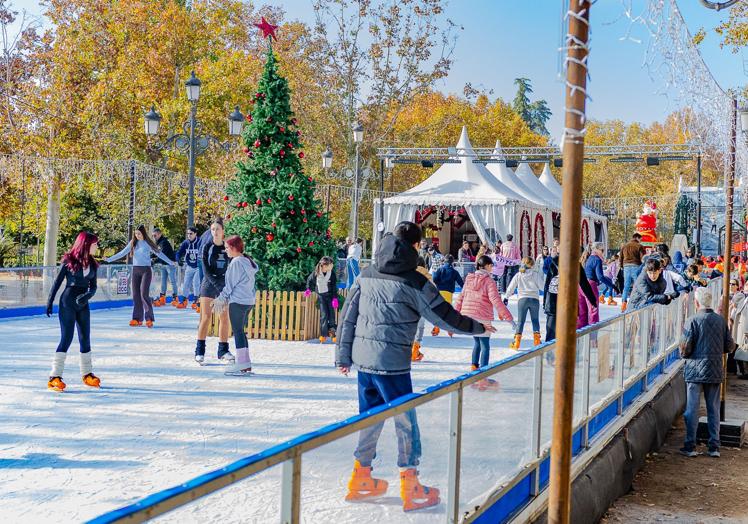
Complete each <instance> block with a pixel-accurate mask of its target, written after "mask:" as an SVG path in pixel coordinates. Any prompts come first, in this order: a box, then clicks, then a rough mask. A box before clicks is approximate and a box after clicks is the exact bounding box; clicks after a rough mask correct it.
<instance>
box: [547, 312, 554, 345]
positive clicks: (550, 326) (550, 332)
mask: <svg viewBox="0 0 748 524" xmlns="http://www.w3.org/2000/svg"><path fill="white" fill-rule="evenodd" d="M555 338H556V315H546V316H545V341H546V342H550V341H551V340H554V339H555Z"/></svg>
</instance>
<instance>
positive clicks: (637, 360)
mask: <svg viewBox="0 0 748 524" xmlns="http://www.w3.org/2000/svg"><path fill="white" fill-rule="evenodd" d="M642 313H643V311H641V310H640V311H632V312H631V313H626V315H624V317H623V318H624V329H625V331H624V339H623V378H624V381H625V380H627V379H629V378H630V377H633V376H634V375H636V374H637V373H639V372H640V371H641V370H643V369H644V365H645V360H646V356H645V355H644V354H642V349H646V348H644V345H643V344H642V343H641V340H642V334H641V331H642V329H641V328H642V326H641V322H642V320H643V319H642V318H641V317H642Z"/></svg>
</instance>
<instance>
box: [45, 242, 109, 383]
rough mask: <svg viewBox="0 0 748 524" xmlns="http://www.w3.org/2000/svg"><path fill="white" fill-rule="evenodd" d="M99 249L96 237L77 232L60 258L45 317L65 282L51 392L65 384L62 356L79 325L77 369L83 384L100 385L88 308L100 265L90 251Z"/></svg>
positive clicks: (64, 354) (64, 355) (49, 312)
mask: <svg viewBox="0 0 748 524" xmlns="http://www.w3.org/2000/svg"><path fill="white" fill-rule="evenodd" d="M98 249H99V239H98V237H97V236H96V235H94V234H92V233H89V232H87V231H81V232H80V233H78V238H76V240H75V243H74V244H73V247H72V248H71V249H70V251H68V252H67V253H65V256H63V257H62V263H61V265H60V271H59V273H57V278H56V279H55V283H54V285H53V286H52V290H51V291H50V293H49V299H47V311H46V312H47V316H48V317H51V316H52V305H53V304H54V301H55V296H56V295H57V291H59V289H60V286H62V283H63V281H64V282H65V289H64V290H63V291H62V295H61V296H60V304H59V312H58V316H59V319H60V343H59V344H58V346H57V351H55V356H54V359H53V362H52V371H51V372H50V374H49V381H48V382H47V387H48V388H49V389H51V390H53V391H63V390H64V389H65V387H66V386H65V383H64V382H63V381H62V373H63V371H64V369H65V358H66V357H67V351H68V349H69V348H70V344H71V343H72V342H73V333H74V332H75V329H76V327H77V328H78V341H79V342H80V350H81V360H80V370H81V377H82V379H83V383H84V384H85V385H86V386H91V387H94V388H98V387H99V386H100V385H101V381H100V380H99V377H97V376H96V375H94V374H93V365H92V363H91V310H90V309H89V307H88V301H89V300H91V298H92V297H93V296H94V295H95V294H96V270H97V268H98V267H99V264H98V263H97V262H96V260H95V259H94V257H93V254H94V253H95V252H96V251H97V250H98Z"/></svg>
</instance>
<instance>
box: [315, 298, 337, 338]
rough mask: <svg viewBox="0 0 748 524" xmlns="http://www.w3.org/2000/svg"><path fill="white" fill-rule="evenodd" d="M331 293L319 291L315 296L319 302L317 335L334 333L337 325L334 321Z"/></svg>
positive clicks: (324, 335)
mask: <svg viewBox="0 0 748 524" xmlns="http://www.w3.org/2000/svg"><path fill="white" fill-rule="evenodd" d="M333 298H334V297H333V294H332V293H320V294H319V295H318V296H317V302H318V303H319V336H321V337H326V336H327V335H328V334H330V333H332V334H335V330H336V329H337V327H338V325H337V323H336V322H335V310H334V309H333V307H332V299H333Z"/></svg>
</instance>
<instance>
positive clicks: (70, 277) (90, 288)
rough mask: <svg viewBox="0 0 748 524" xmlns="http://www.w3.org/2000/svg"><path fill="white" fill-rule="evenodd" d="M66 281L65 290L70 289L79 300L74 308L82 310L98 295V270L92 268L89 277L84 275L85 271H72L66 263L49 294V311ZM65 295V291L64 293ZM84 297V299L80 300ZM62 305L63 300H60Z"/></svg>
mask: <svg viewBox="0 0 748 524" xmlns="http://www.w3.org/2000/svg"><path fill="white" fill-rule="evenodd" d="M63 280H65V281H66V282H65V289H70V290H71V292H73V293H74V294H75V298H76V299H78V302H79V303H78V304H75V305H74V307H76V308H77V309H82V308H84V307H86V304H88V301H89V300H90V299H91V297H93V296H94V295H95V294H96V289H97V284H96V268H95V267H92V268H91V270H90V271H89V272H88V275H84V274H83V270H82V269H81V270H78V271H75V272H73V271H71V270H70V267H68V265H67V264H66V263H64V262H63V263H62V265H61V266H60V271H59V273H57V278H56V279H55V283H54V285H53V286H52V289H51V291H50V292H49V298H47V310H51V309H52V304H53V303H54V301H55V296H56V295H57V292H58V291H59V290H60V286H62V281H63ZM63 293H64V291H63ZM80 297H83V298H80ZM60 304H62V298H60Z"/></svg>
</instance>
